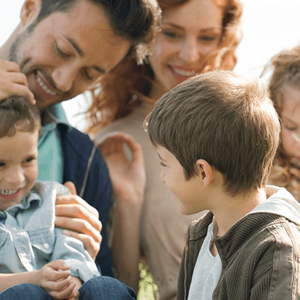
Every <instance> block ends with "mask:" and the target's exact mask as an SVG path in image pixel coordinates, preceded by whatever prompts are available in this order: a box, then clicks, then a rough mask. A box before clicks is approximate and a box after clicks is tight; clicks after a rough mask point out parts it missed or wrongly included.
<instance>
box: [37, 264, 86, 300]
mask: <svg viewBox="0 0 300 300" xmlns="http://www.w3.org/2000/svg"><path fill="white" fill-rule="evenodd" d="M70 274H71V272H70V271H69V266H68V265H67V264H66V263H65V262H64V261H63V260H61V259H59V260H54V261H51V262H49V263H48V264H46V265H44V266H43V267H42V268H41V269H40V270H39V271H37V272H36V275H35V278H34V284H36V285H38V286H40V287H41V288H42V289H43V290H44V291H45V292H46V293H47V294H49V295H50V296H52V297H53V298H54V299H76V298H77V297H78V294H79V292H78V289H79V288H80V286H79V287H78V282H77V281H75V280H73V278H74V277H73V278H72V277H71V276H70ZM76 279H77V278H76ZM77 287H78V288H77Z"/></svg>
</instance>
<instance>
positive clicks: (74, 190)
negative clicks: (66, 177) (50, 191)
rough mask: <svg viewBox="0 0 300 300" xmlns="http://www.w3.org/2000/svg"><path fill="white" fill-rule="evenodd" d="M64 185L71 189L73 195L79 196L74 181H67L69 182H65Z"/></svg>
mask: <svg viewBox="0 0 300 300" xmlns="http://www.w3.org/2000/svg"><path fill="white" fill-rule="evenodd" d="M64 186H66V187H67V188H68V189H69V190H70V192H71V194H72V195H75V196H77V191H76V187H75V184H74V183H73V182H71V181H67V182H65V184H64Z"/></svg>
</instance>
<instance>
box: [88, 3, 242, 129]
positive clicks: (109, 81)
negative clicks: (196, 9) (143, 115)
mask: <svg viewBox="0 0 300 300" xmlns="http://www.w3.org/2000/svg"><path fill="white" fill-rule="evenodd" d="M188 1H189V0H158V3H159V5H160V7H161V8H162V10H164V9H166V8H168V7H172V6H175V5H182V4H184V3H185V2H188ZM212 1H214V2H215V3H216V5H218V6H219V7H221V9H222V10H223V21H222V28H223V29H222V37H221V39H220V42H219V46H218V49H217V51H215V52H214V53H212V54H211V55H210V56H209V57H207V59H206V61H205V65H204V66H203V69H202V71H201V72H200V73H205V72H207V71H210V70H214V69H218V68H221V69H224V70H232V69H233V68H234V66H235V64H236V61H237V58H236V54H235V50H236V48H237V46H238V44H239V42H240V40H241V38H242V31H241V15H242V9H243V7H242V3H241V1H240V0H212ZM153 75H154V74H153V71H152V69H151V67H150V64H149V63H145V64H143V65H138V64H137V62H136V60H135V59H134V58H126V59H124V60H123V61H122V62H121V63H120V64H119V65H118V66H117V67H116V68H114V70H112V71H111V72H109V73H108V74H107V75H105V76H103V77H102V78H101V79H100V80H99V81H98V82H97V83H96V84H95V85H94V86H93V87H92V88H91V92H92V99H93V100H92V104H91V106H90V107H89V109H88V110H87V112H86V118H87V120H88V122H89V128H88V131H89V132H91V133H92V132H95V131H97V130H98V129H100V128H102V127H104V126H106V125H108V124H110V123H112V122H113V121H115V120H117V119H119V118H123V117H125V116H127V115H128V114H130V113H131V112H132V111H133V110H134V109H136V108H137V107H138V106H139V105H140V104H141V101H142V100H141V99H140V97H138V95H144V96H147V95H148V94H149V92H150V90H151V85H152V80H153V77H154V76H153ZM155 100H157V99H153V102H154V101H155Z"/></svg>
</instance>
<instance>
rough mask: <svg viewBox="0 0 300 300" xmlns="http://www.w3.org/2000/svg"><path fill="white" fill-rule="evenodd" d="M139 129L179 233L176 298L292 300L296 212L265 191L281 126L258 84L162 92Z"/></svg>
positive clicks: (288, 198)
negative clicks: (183, 219) (183, 218)
mask: <svg viewBox="0 0 300 300" xmlns="http://www.w3.org/2000/svg"><path fill="white" fill-rule="evenodd" d="M146 122H147V123H145V127H146V128H147V131H148V133H149V136H150V139H151V141H152V143H153V144H154V145H155V146H156V147H157V151H158V155H159V157H160V159H161V164H162V171H161V179H162V181H163V182H164V183H165V184H166V185H167V187H168V188H169V189H170V191H171V192H172V195H173V198H174V200H175V201H176V202H177V205H178V207H179V210H180V211H181V212H182V213H183V214H194V213H197V212H200V211H203V210H209V212H208V213H207V214H206V215H205V216H204V217H203V218H201V219H199V220H197V221H194V222H193V223H192V224H191V225H190V227H189V229H188V234H187V243H186V247H185V249H184V255H183V258H182V264H181V270H180V275H179V280H178V295H177V298H178V299H188V300H194V299H205V300H208V299H214V300H217V299H222V300H224V299H232V300H237V299H239V300H246V299H251V300H254V299H278V300H282V299H299V297H300V288H299V284H298V282H299V266H300V264H299V260H300V256H299V249H300V232H299V230H300V226H299V225H300V205H299V203H298V202H297V201H296V200H295V199H294V198H293V197H292V195H291V194H289V193H288V192H287V191H286V190H285V189H283V188H278V187H275V186H272V187H271V186H266V183H267V177H268V175H269V172H270V169H271V167H272V162H273V159H274V155H275V152H276V149H277V146H278V142H279V132H280V123H279V120H278V116H277V113H276V111H275V109H274V107H273V105H272V102H271V100H270V99H269V96H268V89H267V88H266V87H265V86H264V85H263V83H262V82H261V81H259V79H256V78H253V79H249V78H245V77H243V76H240V75H237V74H235V73H233V72H230V71H213V72H209V73H207V74H202V75H198V76H195V77H194V78H191V79H189V80H187V81H185V82H183V83H181V84H179V85H178V86H177V87H175V88H174V89H173V90H171V91H170V92H168V93H166V94H165V95H164V96H163V97H162V98H161V99H160V100H159V101H158V102H157V103H156V105H155V107H154V109H153V111H152V112H151V113H150V114H149V115H148V117H147V119H146Z"/></svg>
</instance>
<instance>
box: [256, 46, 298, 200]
mask: <svg viewBox="0 0 300 300" xmlns="http://www.w3.org/2000/svg"><path fill="white" fill-rule="evenodd" d="M271 69H272V70H273V73H272V76H271V78H270V82H269V89H270V97H271V99H272V101H273V103H274V106H275V108H276V110H277V113H278V115H279V116H281V111H282V105H283V100H284V99H283V97H284V91H285V90H284V89H285V88H286V87H287V86H290V87H293V88H296V89H299V90H300V45H299V46H296V47H294V48H292V49H289V50H284V51H282V52H280V53H278V54H277V55H275V56H274V57H273V58H272V59H271V60H270V62H269V64H268V65H267V66H266V67H265V69H264V71H263V73H262V76H263V75H264V74H265V73H266V72H267V71H269V70H271ZM269 183H271V184H274V185H278V186H281V187H284V188H286V189H287V190H288V191H289V192H290V193H291V194H292V195H293V196H294V197H295V198H296V199H297V200H298V201H300V163H299V161H298V160H297V159H296V158H291V157H289V156H288V155H287V154H286V152H285V150H284V148H283V146H282V144H281V143H280V146H279V147H278V151H277V153H276V156H275V159H274V165H273V168H272V170H271V174H270V177H269Z"/></svg>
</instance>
